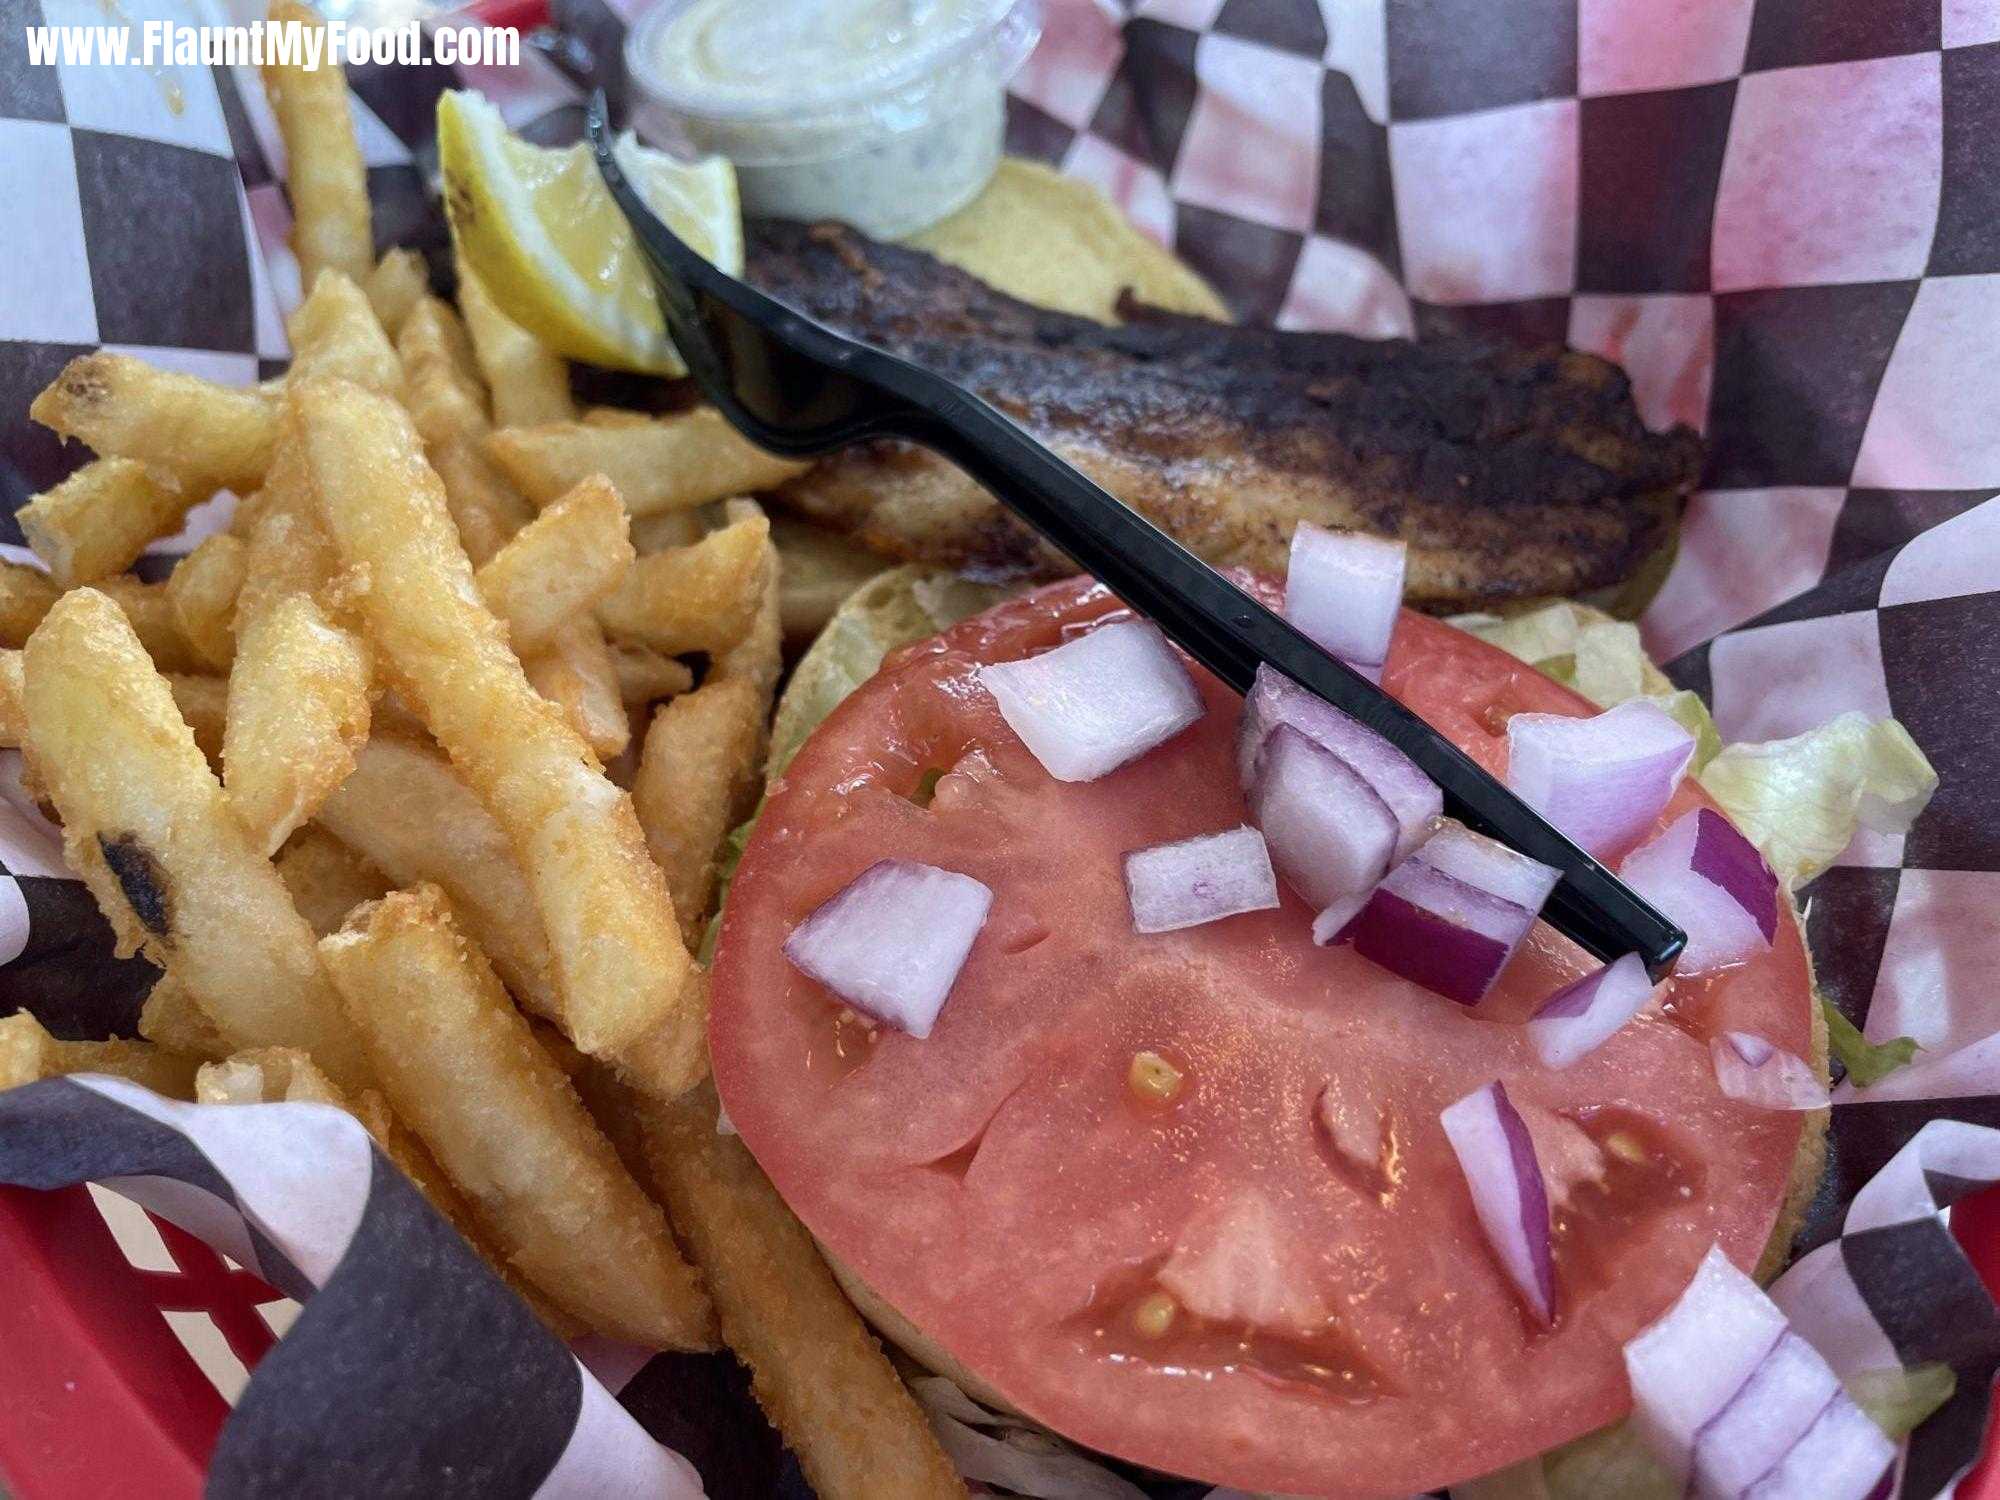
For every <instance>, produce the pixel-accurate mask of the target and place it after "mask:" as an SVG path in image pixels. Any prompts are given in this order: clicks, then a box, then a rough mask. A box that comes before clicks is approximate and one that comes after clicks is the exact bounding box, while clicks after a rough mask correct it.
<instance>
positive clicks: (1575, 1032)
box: [1528, 953, 1653, 1068]
mask: <svg viewBox="0 0 2000 1500" xmlns="http://www.w3.org/2000/svg"><path fill="white" fill-rule="evenodd" d="M1652 996H1653V980H1652V976H1651V975H1649V974H1647V972H1646V965H1645V963H1644V962H1643V961H1642V960H1641V959H1640V957H1639V955H1638V954H1636V953H1627V954H1625V955H1624V956H1623V957H1620V958H1617V959H1614V960H1613V961H1612V962H1611V963H1609V964H1606V965H1605V966H1604V967H1603V968H1601V969H1597V970H1595V971H1593V972H1591V973H1589V974H1586V975H1584V976H1583V978H1581V979H1579V980H1577V981H1576V982H1575V983H1574V984H1569V985H1565V986H1564V987H1563V988H1562V989H1559V990H1557V991H1556V992H1555V993H1554V994H1553V995H1551V996H1549V998H1548V999H1547V1000H1544V1001H1543V1002H1542V1005H1541V1008H1540V1009H1539V1010H1537V1011H1536V1012H1535V1014H1534V1016H1533V1017H1532V1018H1531V1019H1530V1020H1529V1022H1528V1043H1529V1045H1530V1046H1532V1047H1533V1048H1534V1049H1535V1055H1536V1056H1538V1057H1539V1058H1541V1060H1542V1062H1543V1063H1544V1064H1546V1065H1547V1066H1549V1067H1551V1068H1567V1067H1569V1066H1570V1065H1571V1064H1572V1063H1574V1062H1577V1061H1579V1060H1580V1059H1582V1058H1583V1057H1585V1056H1587V1055H1588V1054H1590V1053H1591V1052H1594V1051H1595V1050H1596V1049H1597V1048H1598V1047H1600V1046H1602V1045H1603V1044H1604V1043H1605V1042H1606V1041H1607V1040H1609V1039H1610V1038H1611V1036H1612V1035H1613V1034H1614V1033H1616V1032H1617V1030H1618V1029H1619V1028H1620V1027H1621V1026H1623V1025H1624V1024H1625V1023H1626V1022H1627V1021H1629V1020H1631V1019H1632V1018H1633V1017H1634V1016H1636V1015H1637V1014H1638V1013H1639V1012H1640V1011H1641V1010H1643V1009H1645V1007H1646V1002H1647V1001H1648V1000H1650V999H1651V998H1652Z"/></svg>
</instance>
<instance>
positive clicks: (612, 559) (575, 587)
mask: <svg viewBox="0 0 2000 1500" xmlns="http://www.w3.org/2000/svg"><path fill="white" fill-rule="evenodd" d="M632 557H633V553H632V542H631V540H630V538H629V537H628V536H627V535H626V519H625V507H624V506H623V505H622V504H620V503H619V500H618V492H617V491H616V490H614V489H613V488H612V487H611V482H610V481H609V480H607V479H606V478H604V476H603V475H601V474H597V475H592V476H591V477H590V478H589V479H586V480H585V481H584V482H583V483H582V484H580V485H578V486H577V487H576V488H575V489H573V490H571V491H570V492H569V493H568V494H567V495H565V496H563V497H562V499H560V500H558V501H556V502H555V504H553V505H551V506H550V507H549V508H548V509H547V510H545V511H543V512H542V513H541V514H540V515H539V516H537V517H536V518H535V519H534V520H532V521H530V522H529V523H528V524H527V525H526V526H524V527H522V528H521V529H520V530H519V531H518V532H516V533H515V534H514V537H513V539H512V540H511V541H509V542H508V543H507V545H506V546H504V547H502V548H501V549H500V550H499V551H498V552H496V553H494V554H493V556H492V557H491V558H489V559H488V560H487V561H486V563H485V564H484V565H483V566H482V567H481V568H480V569H479V572H478V574H477V582H478V584H479V592H480V594H481V596H482V597H484V598H485V600H486V604H487V607H488V608H489V609H491V610H492V611H493V613H495V614H496V615H498V616H499V617H500V618H501V619H502V620H504V621H506V622H507V630H508V635H509V638H510V639H511V640H512V641H513V644H514V649H515V651H516V652H519V653H520V654H522V655H524V656H525V655H526V654H527V653H528V652H530V651H533V650H535V649H536V648H537V647H540V646H544V645H546V644H548V642H549V641H550V640H552V639H553V638H554V637H555V635H556V633H557V632H558V631H559V630H560V629H561V628H562V626H563V625H564V624H565V623H567V622H568V621H570V620H572V619H575V618H577V617H578V616H579V615H582V614H584V613H585V612H586V611H587V610H589V609H590V607H591V606H592V605H594V604H596V603H597V601H598V600H600V599H602V598H603V597H604V596H605V595H606V594H608V593H610V592H611V590H612V589H613V588H615V587H616V586H617V583H618V580H619V579H620V578H621V577H622V576H623V575H624V573H625V570H626V569H627V568H629V567H630V566H631V565H632Z"/></svg>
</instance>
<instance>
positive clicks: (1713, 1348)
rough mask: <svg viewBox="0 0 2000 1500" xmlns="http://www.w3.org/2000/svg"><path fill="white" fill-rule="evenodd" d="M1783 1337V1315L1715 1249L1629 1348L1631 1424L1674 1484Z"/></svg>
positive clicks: (1686, 1469) (1626, 1366)
mask: <svg viewBox="0 0 2000 1500" xmlns="http://www.w3.org/2000/svg"><path fill="white" fill-rule="evenodd" d="M1784 1332H1785V1315H1784V1314H1783V1313H1781V1312H1779V1311H1778V1308H1777V1305H1776V1304H1775V1303H1773V1302H1772V1301H1771V1299H1770V1298H1769V1297H1766V1296H1765V1295H1764V1294H1763V1292H1761V1291H1759V1290H1758V1288H1757V1283H1756V1282H1754V1281H1752V1280H1751V1279H1750V1278H1749V1277H1748V1276H1745V1275H1744V1274H1743V1273H1742V1272H1741V1271H1739V1270H1737V1269H1736V1267H1735V1265H1734V1264H1732V1263H1731V1261H1730V1259H1729V1257H1728V1256H1726V1255H1724V1254H1723V1253H1722V1250H1721V1248H1720V1247H1719V1246H1718V1247H1716V1248H1714V1249H1711V1250H1710V1251H1709V1252H1708V1255H1707V1256H1706V1257H1705V1258H1704V1259H1703V1260H1702V1263H1701V1265H1700V1266H1699V1267H1698V1268H1696V1270H1695V1273H1694V1279H1693V1280H1691V1281H1690V1282H1689V1283H1688V1285H1687V1290H1686V1291H1684V1292H1682V1293H1681V1294H1680V1297H1679V1298H1678V1299H1676V1301H1675V1302H1674V1305H1673V1306H1672V1307H1670V1308H1668V1309H1667V1311H1666V1312H1665V1313H1664V1314H1663V1315H1662V1316H1661V1317H1660V1319H1659V1321H1657V1322H1655V1323H1653V1324H1652V1325H1650V1326H1649V1327H1646V1328H1644V1329H1641V1330H1640V1331H1639V1333H1638V1334H1637V1335H1636V1336H1634V1337H1633V1339H1632V1340H1631V1341H1630V1342H1629V1343H1627V1344H1626V1345H1625V1373H1626V1375H1627V1376H1628V1377H1629V1378H1630V1380H1631V1382H1632V1408H1633V1409H1632V1415H1633V1419H1634V1420H1635V1421H1636V1422H1637V1423H1638V1424H1639V1432H1640V1435H1641V1436H1643V1437H1644V1438H1645V1440H1646V1443H1647V1445H1648V1446H1649V1447H1650V1448H1652V1450H1653V1452H1654V1453H1655V1454H1656V1455H1658V1456H1659V1458H1660V1459H1661V1460H1662V1461H1663V1462H1664V1463H1666V1464H1667V1466H1668V1467H1669V1468H1670V1469H1672V1470H1673V1472H1674V1474H1675V1476H1676V1477H1677V1478H1678V1477H1682V1476H1685V1475H1686V1474H1687V1473H1688V1471H1689V1468H1690V1464H1691V1459H1692V1455H1693V1452H1694V1446H1695V1440H1696V1438H1697V1437H1698V1436H1699V1434H1700V1433H1701V1430H1702V1428H1704V1427H1705V1426H1707V1424H1708V1423H1709V1422H1710V1421H1711V1420H1712V1419H1713V1418H1714V1417H1715V1416H1716V1414H1717V1413H1718V1412H1720V1411H1722V1410H1723V1408H1725V1407H1726V1406H1728V1405H1729V1401H1730V1398H1731V1397H1732V1396H1734V1395H1735V1394H1736V1393H1737V1392H1738V1391H1739V1390H1741V1389H1742V1388H1743V1384H1744V1382H1745V1381H1747V1380H1748V1379H1749V1378H1750V1376H1751V1374H1752V1373H1753V1372H1754V1371H1755V1370H1756V1368H1757V1367H1758V1366H1759V1365H1761V1364H1762V1363H1763V1362H1764V1356H1765V1355H1767V1354H1769V1353H1770V1352H1771V1350H1772V1349H1773V1348H1775V1347H1776V1346H1777V1343H1778V1340H1779V1338H1780V1337H1781V1336H1782V1335H1783V1334H1784Z"/></svg>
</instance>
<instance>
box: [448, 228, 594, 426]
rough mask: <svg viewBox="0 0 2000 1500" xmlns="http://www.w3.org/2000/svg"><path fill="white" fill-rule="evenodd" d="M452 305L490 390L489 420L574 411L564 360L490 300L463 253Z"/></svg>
mask: <svg viewBox="0 0 2000 1500" xmlns="http://www.w3.org/2000/svg"><path fill="white" fill-rule="evenodd" d="M458 306H459V310H460V311H461V312H463V313H464V314H465V322H466V326H467V328H468V329H469V330H470V331H471V333H472V346H473V348H474V350H476V351H477V353H478V357H479V368H480V370H481V372H482V373H483V374H484V375H485V377H486V386H487V389H488V390H490V391H491V392H492V393H493V420H494V421H495V422H496V423H497V424H498V425H500V426H502V427H527V426H530V425H532V424H534V423H536V422H566V421H568V420H569V419H570V418H572V417H574V416H575V415H576V403H575V402H574V401H572V400H571V399H570V394H569V366H568V364H566V363H565V362H564V361H563V360H562V359H561V358H559V357H558V356H556V355H554V354H551V353H550V352H549V350H548V347H547V346H546V345H544V344H543V343H542V341H541V340H540V339H538V338H536V337H535V336H534V335H533V334H532V333H530V332H528V330H527V329H525V328H523V327H522V326H521V325H520V324H519V323H516V322H515V321H514V320H513V319H512V318H510V317H508V316H507V315H506V314H505V313H504V312H502V311H500V307H499V304H497V303H496V302H494V300H493V297H492V294H491V293H489V292H488V291H487V290H486V284H485V283H484V282H482V281H481V280H480V279H479V277H478V275H477V274H475V273H474V271H473V270H472V268H471V267H470V266H468V265H467V264H466V263H465V260H464V257H462V256H461V257H460V258H459V262H458Z"/></svg>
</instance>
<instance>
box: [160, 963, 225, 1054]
mask: <svg viewBox="0 0 2000 1500" xmlns="http://www.w3.org/2000/svg"><path fill="white" fill-rule="evenodd" d="M139 1035H140V1036H142V1037H144V1038H145V1039H146V1040H147V1041H149V1042H151V1043H153V1044H154V1045H155V1046H157V1047H161V1048H164V1049H165V1050H166V1051H168V1052H180V1053H184V1054H185V1055H186V1056H188V1057H198V1058H201V1059H203V1060H205V1061H210V1062H212V1061H214V1060H215V1059H217V1058H221V1057H227V1056H228V1055H229V1044H228V1043H227V1042H225V1041H224V1040H223V1039H222V1033H221V1032H219V1031H217V1030H216V1029H215V1022H213V1021H211V1020H210V1019H209V1018H208V1012H207V1011H205V1010H203V1009H202V1008H201V1005H200V1003H199V1002H198V1001H196V999H195V998H194V996H192V995H190V994H189V993H188V990H187V986H186V985H184V984H182V983H181V982H180V981H179V980H178V979H176V978H174V976H173V975H171V974H162V975H161V976H160V977H159V978H158V979H156V980H154V981H153V987H152V989H150V990H148V991H147V992H146V1001H145V1004H143V1005H141V1006H140V1007H139Z"/></svg>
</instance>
